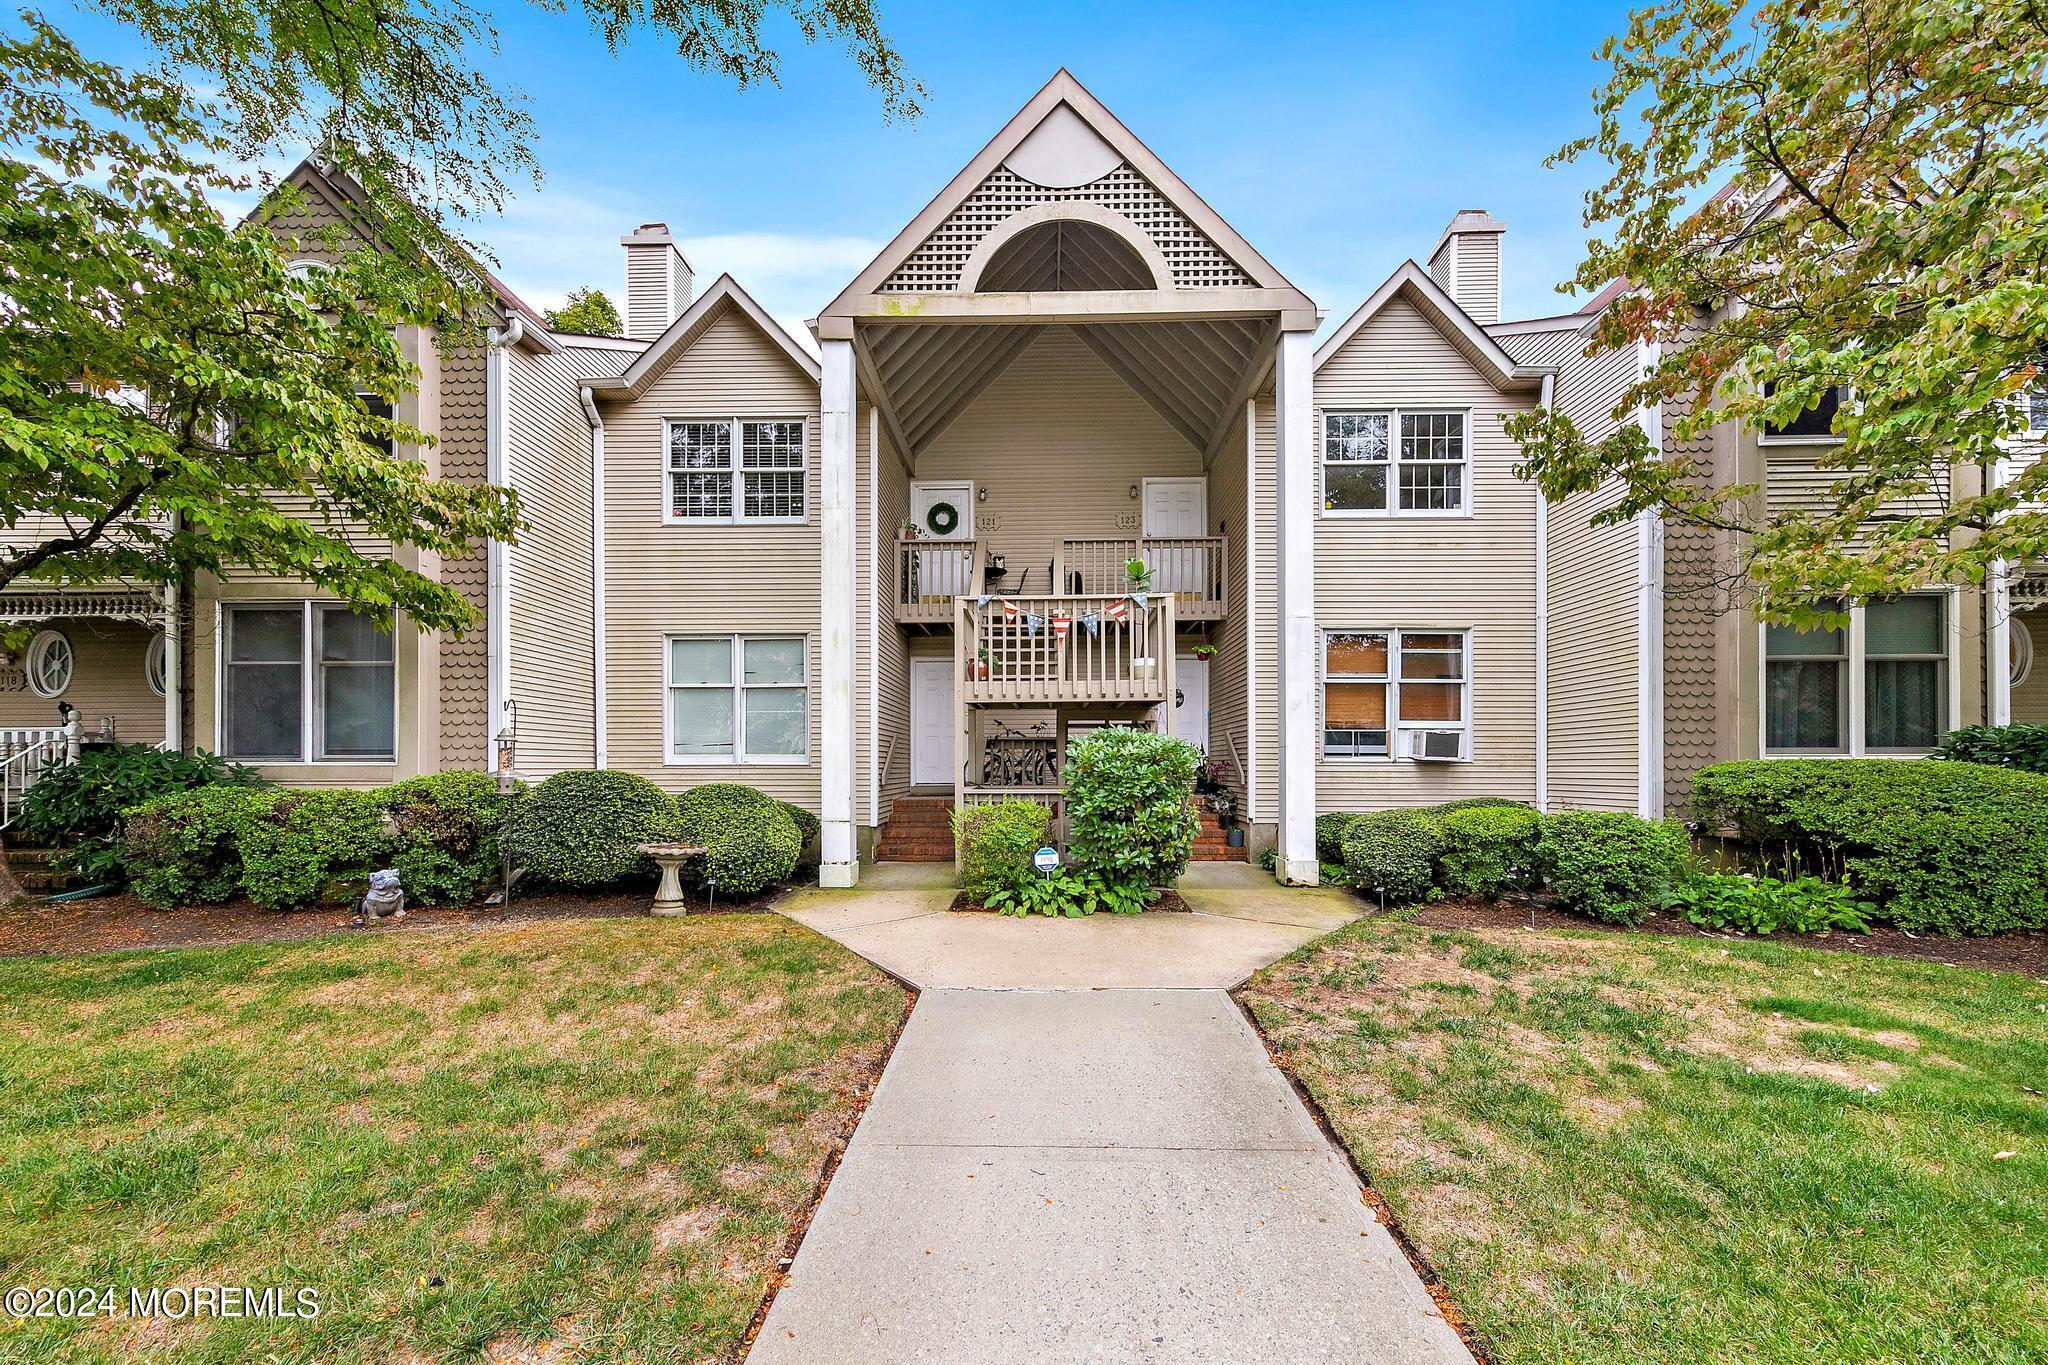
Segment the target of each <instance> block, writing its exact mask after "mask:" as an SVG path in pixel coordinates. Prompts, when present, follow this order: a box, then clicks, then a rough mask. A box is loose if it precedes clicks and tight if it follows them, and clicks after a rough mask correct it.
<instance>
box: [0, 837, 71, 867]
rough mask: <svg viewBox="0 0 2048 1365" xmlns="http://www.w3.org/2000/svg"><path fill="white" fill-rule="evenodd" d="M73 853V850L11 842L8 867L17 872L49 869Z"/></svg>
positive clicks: (8, 846)
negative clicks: (31, 869)
mask: <svg viewBox="0 0 2048 1365" xmlns="http://www.w3.org/2000/svg"><path fill="white" fill-rule="evenodd" d="M71 852H72V850H70V849H68V848H46V847H44V846H43V845H40V844H36V845H22V844H16V843H14V842H12V841H9V843H8V845H7V865H8V866H9V867H11V868H13V869H15V870H16V871H17V872H21V871H26V870H27V869H29V868H35V867H48V866H50V865H51V864H53V863H55V862H57V861H58V860H59V859H62V858H64V857H67V856H69V854H70V853H71Z"/></svg>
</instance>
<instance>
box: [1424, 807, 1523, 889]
mask: <svg viewBox="0 0 2048 1365" xmlns="http://www.w3.org/2000/svg"><path fill="white" fill-rule="evenodd" d="M1440 824H1441V825H1442V828H1443V837H1444V844H1443V853H1442V855H1441V856H1440V857H1439V859H1438V873H1439V880H1440V882H1441V885H1442V886H1443V889H1444V890H1445V891H1448V892H1449V893H1450V894H1452V895H1454V896H1488V897H1490V896H1498V895H1500V894H1501V893H1502V892H1503V891H1526V890H1528V889H1529V888H1530V887H1532V886H1534V885H1535V884H1536V882H1537V879H1538V871H1537V861H1536V844H1537V841H1538V840H1539V839H1541V838H1542V835H1543V817H1542V816H1540V815H1538V814H1537V813H1536V812H1535V811H1533V810H1530V809H1529V808H1528V807H1526V806H1506V805H1503V806H1459V807H1456V808H1453V809H1448V810H1445V811H1444V813H1443V815H1442V816H1441V817H1440Z"/></svg>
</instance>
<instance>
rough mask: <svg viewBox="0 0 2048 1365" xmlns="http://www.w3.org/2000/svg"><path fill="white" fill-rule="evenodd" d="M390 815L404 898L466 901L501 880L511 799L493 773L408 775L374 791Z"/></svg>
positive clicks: (395, 861)
mask: <svg viewBox="0 0 2048 1365" xmlns="http://www.w3.org/2000/svg"><path fill="white" fill-rule="evenodd" d="M376 796H377V800H378V802H379V804H381V805H382V806H383V808H384V810H385V811H386V812H387V813H388V815H389V816H390V819H391V824H392V832H393V833H394V834H395V835H396V836H397V840H398V851H397V852H396V853H395V854H393V855H392V859H391V865H392V866H393V867H394V868H396V869H397V870H398V881H399V885H401V886H403V887H404V888H405V894H406V898H407V899H408V900H411V901H412V902H413V903H414V904H417V905H467V904H469V903H470V902H471V901H473V900H475V899H476V897H477V895H478V893H480V892H481V891H482V890H483V889H484V888H485V887H486V886H488V885H492V884H494V883H495V882H496V881H497V878H498V876H499V873H500V867H499V852H498V850H499V841H498V833H499V830H500V828H501V827H502V826H503V824H504V821H505V811H506V808H507V807H509V806H510V805H511V804H512V800H513V798H511V797H509V796H505V795H502V794H501V793H500V792H499V791H498V779H497V776H496V775H495V774H492V773H480V772H466V771H454V772H445V773H431V774H429V775H427V776H425V777H413V778H408V779H406V780H405V781H403V782H398V783H394V784H393V785H391V786H389V787H385V788H382V789H381V790H379V791H378V792H377V793H376Z"/></svg>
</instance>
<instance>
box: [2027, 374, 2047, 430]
mask: <svg viewBox="0 0 2048 1365" xmlns="http://www.w3.org/2000/svg"><path fill="white" fill-rule="evenodd" d="M2026 400H2027V434H2028V435H2030V436H2039V435H2041V434H2042V433H2043V432H2048V385H2042V384H2036V385H2035V386H2034V387H2033V388H2031V389H2028V390H2027V393H2026Z"/></svg>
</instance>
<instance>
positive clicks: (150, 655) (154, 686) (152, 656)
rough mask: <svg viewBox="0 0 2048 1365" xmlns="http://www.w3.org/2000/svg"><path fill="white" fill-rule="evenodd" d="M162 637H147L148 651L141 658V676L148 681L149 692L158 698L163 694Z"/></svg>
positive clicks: (164, 651) (163, 652)
mask: <svg viewBox="0 0 2048 1365" xmlns="http://www.w3.org/2000/svg"><path fill="white" fill-rule="evenodd" d="M165 653H166V650H165V645H164V637H163V636H162V635H161V634H158V635H152V636H150V637H149V650H148V652H147V653H145V654H144V655H143V656H142V675H143V676H144V677H145V678H147V679H149V690H150V691H152V692H154V693H156V694H157V695H158V696H159V697H161V696H162V695H163V694H164V682H165V678H164V657H165Z"/></svg>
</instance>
